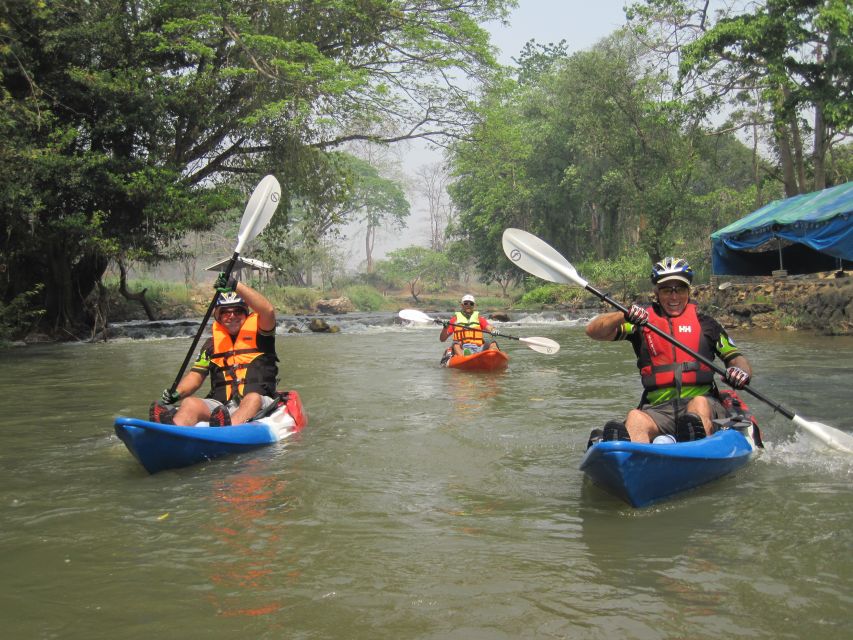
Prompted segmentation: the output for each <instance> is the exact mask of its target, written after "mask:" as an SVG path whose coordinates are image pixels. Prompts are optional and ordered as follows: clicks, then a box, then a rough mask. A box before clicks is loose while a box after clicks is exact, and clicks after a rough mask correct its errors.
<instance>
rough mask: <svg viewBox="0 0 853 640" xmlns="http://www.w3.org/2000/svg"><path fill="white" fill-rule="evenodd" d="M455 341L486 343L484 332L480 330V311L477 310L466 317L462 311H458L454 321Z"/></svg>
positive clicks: (461, 342)
mask: <svg viewBox="0 0 853 640" xmlns="http://www.w3.org/2000/svg"><path fill="white" fill-rule="evenodd" d="M453 341H454V342H458V343H460V344H475V345H478V346H479V345H482V344H484V340H483V332H482V331H481V330H480V313H479V312H478V311H475V312H474V313H472V314H471V317H470V318H466V317H465V315H464V314H463V313H462V312H461V311H457V312H456V317H455V319H454V323H453Z"/></svg>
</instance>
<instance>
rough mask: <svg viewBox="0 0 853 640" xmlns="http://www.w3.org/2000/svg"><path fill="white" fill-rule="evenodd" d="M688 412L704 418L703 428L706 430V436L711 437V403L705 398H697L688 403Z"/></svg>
mask: <svg viewBox="0 0 853 640" xmlns="http://www.w3.org/2000/svg"><path fill="white" fill-rule="evenodd" d="M687 411H690V412H691V413H695V414H696V415H697V416H699V417H700V418H702V426H703V427H704V428H705V435H708V436H709V435H711V431H712V427H713V422H711V417H712V416H711V403H710V402H709V401H708V398H706V397H705V396H696V397H695V398H691V399H690V402H688V403H687Z"/></svg>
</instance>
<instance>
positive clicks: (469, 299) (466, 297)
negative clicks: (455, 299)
mask: <svg viewBox="0 0 853 640" xmlns="http://www.w3.org/2000/svg"><path fill="white" fill-rule="evenodd" d="M462 302H473V303H475V304H476V302H477V301H476V300H474V296H472V295H471V294H470V293H466V294H465V295H464V296H462Z"/></svg>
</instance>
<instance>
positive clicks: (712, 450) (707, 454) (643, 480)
mask: <svg viewBox="0 0 853 640" xmlns="http://www.w3.org/2000/svg"><path fill="white" fill-rule="evenodd" d="M753 450H754V446H753V443H752V442H751V441H750V439H749V438H747V437H746V436H744V435H743V434H742V433H741V432H740V431H738V430H737V429H724V430H722V431H718V432H717V433H715V434H714V435H712V436H710V437H708V438H703V439H702V440H697V441H695V442H680V443H677V444H648V443H639V442H624V441H609V442H599V443H598V444H595V445H593V446H592V447H590V448H589V450H588V451H587V452H586V455H585V456H584V458H583V460H582V461H581V464H580V468H581V470H582V471H584V472H585V473H586V474H587V475H588V476H589V477H590V478H591V479H592V481H593V482H595V483H596V484H597V485H599V486H600V487H602V488H603V489H604V490H606V491H607V492H609V493H612V494H613V495H615V496H616V497H618V498H622V499H623V500H625V501H626V502H627V503H629V504H631V505H632V506H635V507H645V506H646V505H649V504H652V503H653V502H657V501H659V500H663V499H664V498H668V497H670V496H672V495H675V494H677V493H681V492H682V491H687V490H688V489H694V488H696V487H699V486H701V485H703V484H706V483H708V482H711V481H712V480H716V479H717V478H720V477H722V476H724V475H727V474H729V473H731V472H733V471H735V470H737V469H739V468H740V467H742V466H743V465H745V464H746V463H747V462H748V461H749V458H750V456H751V455H752V452H753Z"/></svg>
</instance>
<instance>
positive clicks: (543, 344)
mask: <svg viewBox="0 0 853 640" xmlns="http://www.w3.org/2000/svg"><path fill="white" fill-rule="evenodd" d="M518 341H519V342H523V343H524V344H526V345H527V346H528V347H530V348H531V349H533V350H534V351H538V352H539V353H547V354H548V355H550V356H552V355H554V354H555V353H557V352H558V351H559V350H560V344H559V343H558V342H554V341H553V340H551V339H549V338H539V337H532V338H519V339H518Z"/></svg>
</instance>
